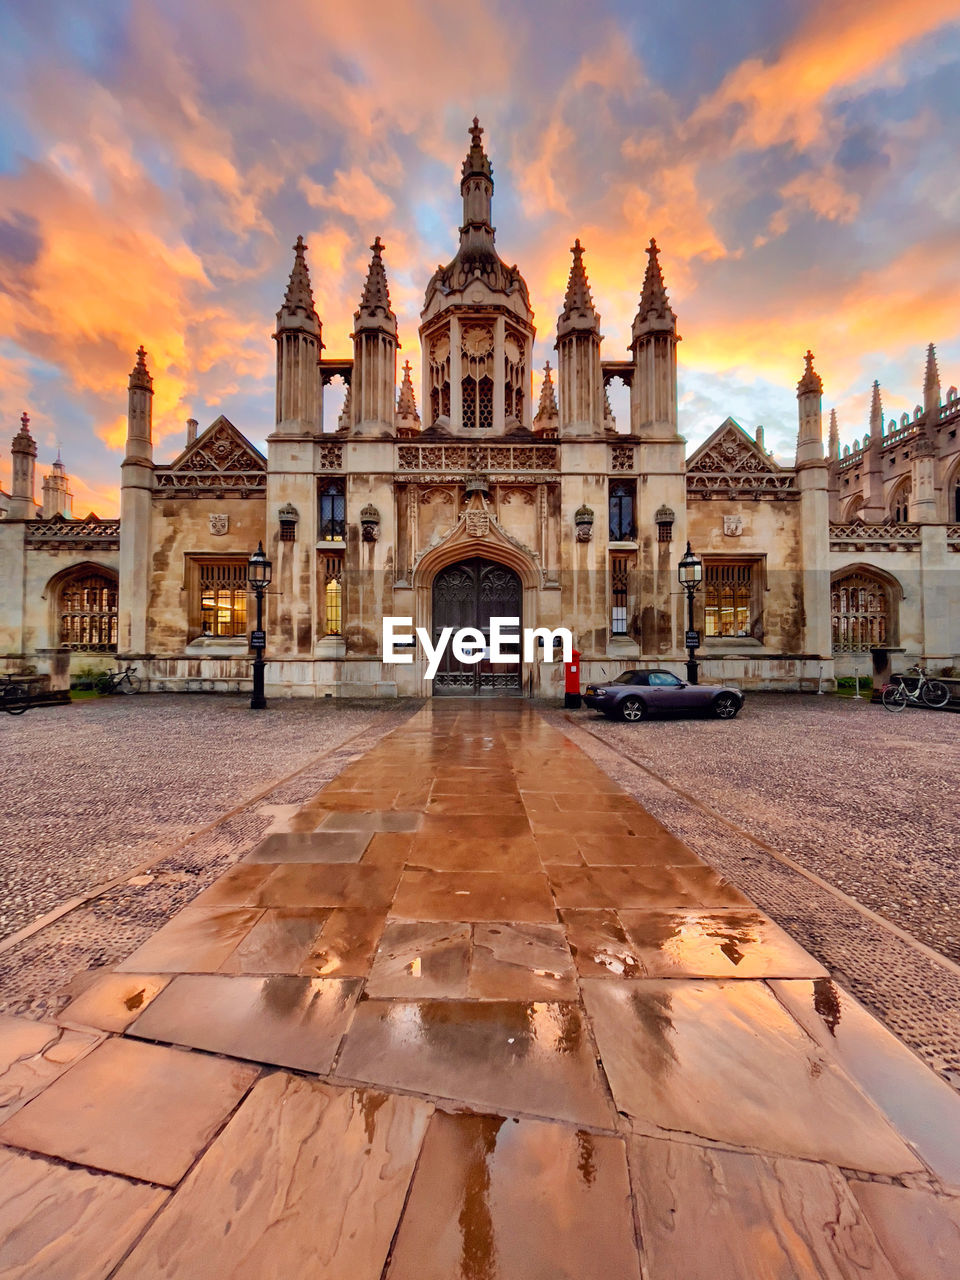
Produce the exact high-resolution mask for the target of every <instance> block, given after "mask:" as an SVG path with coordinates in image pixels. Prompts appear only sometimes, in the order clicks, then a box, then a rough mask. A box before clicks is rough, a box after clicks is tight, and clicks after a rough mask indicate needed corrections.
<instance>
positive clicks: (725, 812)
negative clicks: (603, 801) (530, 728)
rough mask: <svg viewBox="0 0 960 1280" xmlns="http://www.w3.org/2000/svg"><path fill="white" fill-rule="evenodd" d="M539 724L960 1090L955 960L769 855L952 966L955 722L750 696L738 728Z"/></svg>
mask: <svg viewBox="0 0 960 1280" xmlns="http://www.w3.org/2000/svg"><path fill="white" fill-rule="evenodd" d="M545 714H546V716H547V718H548V719H550V720H551V721H553V722H554V723H557V724H558V725H559V724H565V725H566V726H567V730H568V732H571V733H572V734H573V736H574V737H575V740H576V741H577V742H578V743H579V744H580V745H581V746H583V747H584V749H585V750H586V751H587V752H588V753H589V754H590V755H592V756H593V757H594V758H595V759H596V760H597V762H598V763H599V764H600V765H601V766H602V767H603V768H604V769H605V770H606V772H607V773H608V774H610V776H611V777H613V778H615V779H616V781H618V782H619V783H620V784H621V786H623V787H624V788H625V789H626V790H627V791H629V792H630V793H631V794H632V795H633V796H635V797H636V799H638V800H639V801H640V803H641V804H643V805H644V806H645V807H646V808H648V809H649V810H650V811H651V812H652V813H653V814H655V815H656V816H657V817H658V818H659V819H660V820H661V821H662V822H663V823H664V824H665V825H666V826H668V827H669V828H670V829H671V830H672V831H674V832H675V833H676V834H677V835H678V836H680V838H681V839H683V840H685V841H686V842H687V843H688V844H689V845H690V846H691V848H693V849H695V850H696V851H697V852H698V853H700V854H701V855H702V856H703V857H704V858H706V859H707V860H708V861H709V862H710V863H711V864H712V865H713V866H715V867H716V868H717V869H718V870H720V871H722V872H723V873H724V874H725V875H727V876H729V877H730V878H731V879H732V880H734V881H735V883H736V884H737V885H738V886H739V887H740V888H741V889H742V890H743V891H744V892H745V893H747V894H748V895H749V896H750V897H751V898H752V899H753V900H754V901H755V902H757V903H758V905H759V906H761V907H763V908H764V909H765V910H766V911H768V912H770V913H771V915H773V916H774V918H775V919H776V920H777V921H778V922H779V923H780V924H781V925H782V926H783V927H784V928H786V929H787V930H788V931H789V932H790V933H791V934H792V935H793V936H794V937H795V938H796V939H797V940H798V941H799V942H801V943H802V944H803V945H804V946H805V947H807V948H808V949H809V950H810V951H811V952H812V954H814V955H815V956H816V957H817V958H818V959H819V960H820V961H821V962H822V963H823V964H825V965H826V966H827V968H828V969H829V970H830V972H831V974H832V975H833V976H834V977H835V978H837V980H838V981H840V982H842V983H843V984H844V985H846V986H847V987H848V988H849V989H850V990H852V991H853V992H854V994H855V995H857V996H858V997H859V998H860V999H861V1000H863V1001H864V1003H866V1004H867V1005H868V1006H869V1007H870V1008H871V1009H872V1010H873V1011H874V1012H875V1013H876V1014H877V1015H878V1016H879V1017H881V1018H882V1019H883V1020H884V1021H885V1022H886V1023H887V1025H888V1026H889V1027H890V1028H891V1029H892V1030H893V1031H895V1032H896V1034H897V1035H899V1036H900V1037H901V1038H902V1039H903V1040H904V1041H905V1042H906V1043H907V1044H909V1045H910V1046H911V1047H912V1048H913V1049H914V1050H915V1051H916V1052H917V1053H919V1054H920V1055H921V1056H922V1057H924V1058H925V1059H926V1061H927V1062H928V1063H929V1064H930V1065H931V1066H932V1067H934V1069H935V1070H937V1071H938V1072H940V1073H941V1075H943V1076H944V1077H945V1078H946V1079H948V1080H950V1081H951V1083H953V1084H954V1085H956V1086H960V973H958V972H957V969H956V966H955V964H954V965H952V966H951V965H949V964H947V965H944V964H942V963H938V962H937V961H936V960H935V959H933V958H932V957H930V956H929V955H927V954H925V953H924V951H923V950H922V948H920V947H917V946H915V945H913V944H911V943H910V942H909V941H905V940H903V939H901V938H898V937H897V936H896V934H895V933H894V932H893V931H892V930H891V929H889V928H888V927H887V926H885V925H884V924H883V922H882V920H880V921H877V920H871V918H870V917H869V916H868V915H865V914H864V913H863V912H861V911H858V910H857V909H856V907H855V906H854V905H852V904H851V903H849V902H845V901H844V899H843V898H842V897H841V896H839V895H838V894H836V893H834V892H832V891H831V889H830V888H828V887H824V886H820V885H817V884H816V883H815V882H814V881H811V880H810V879H808V878H806V877H805V876H804V875H803V874H802V873H801V872H800V871H798V870H796V869H794V868H792V867H790V866H789V865H785V864H784V863H781V862H778V861H777V860H776V858H775V857H774V856H773V855H771V854H770V853H769V852H767V851H765V850H764V848H763V847H762V846H764V845H765V846H769V847H770V848H771V849H772V850H774V851H776V852H777V853H779V854H782V855H785V856H786V857H787V858H790V859H792V860H793V861H794V862H795V863H797V864H798V866H799V867H802V868H804V869H805V870H807V871H809V872H811V873H812V874H814V875H817V876H819V877H821V878H822V879H823V880H824V881H826V882H827V885H828V886H833V887H835V888H836V889H839V890H841V891H842V892H843V893H845V894H847V895H848V896H849V897H850V898H852V899H854V900H855V902H857V903H861V904H863V906H865V907H867V908H869V909H870V910H871V911H875V912H876V913H877V914H878V915H880V916H881V917H885V918H886V919H888V920H890V921H891V922H893V924H894V925H896V926H898V927H899V928H901V929H903V930H905V931H906V932H907V933H908V934H910V935H912V937H915V938H918V939H920V940H921V941H922V942H923V943H925V944H926V945H927V946H929V947H931V948H932V949H933V950H935V951H937V952H938V953H940V954H942V955H944V956H946V957H948V958H950V959H952V960H953V961H956V960H957V959H958V958H960V946H958V942H960V903H958V896H960V895H958V893H957V887H958V873H960V847H958V835H957V822H956V799H955V795H956V777H957V769H958V764H960V751H958V745H957V738H958V733H960V720H958V719H957V717H956V716H954V715H951V714H945V713H935V712H922V711H917V712H910V711H907V712H904V713H903V714H901V715H899V716H892V715H890V714H889V713H888V712H885V711H884V710H883V709H882V708H881V707H876V706H871V705H870V704H869V703H857V702H854V701H852V700H850V701H848V700H843V699H833V698H820V699H817V698H815V697H812V696H811V697H798V696H796V695H777V694H755V695H753V696H751V697H750V698H749V700H748V702H747V705H746V707H745V708H744V710H743V712H741V715H740V716H739V717H738V719H737V720H735V721H734V722H732V723H728V722H721V721H715V720H700V719H688V720H660V721H657V720H650V721H645V722H644V723H642V724H639V725H625V724H622V723H616V722H611V721H607V720H604V719H603V718H601V717H598V716H596V715H595V714H594V713H593V712H590V711H586V710H584V711H580V712H575V713H564V712H559V711H553V710H547V711H546V712H545ZM574 726H575V727H574ZM583 730H587V731H588V732H583ZM731 823H732V824H733V827H731V826H730V825H728V824H731ZM737 828H739V831H738V830H737ZM757 841H759V842H761V843H760V844H758V843H756V842H757Z"/></svg>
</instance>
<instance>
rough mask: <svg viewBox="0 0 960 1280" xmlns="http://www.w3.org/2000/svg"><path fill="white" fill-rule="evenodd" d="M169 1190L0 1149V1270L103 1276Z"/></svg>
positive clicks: (52, 1276)
mask: <svg viewBox="0 0 960 1280" xmlns="http://www.w3.org/2000/svg"><path fill="white" fill-rule="evenodd" d="M167 1197H168V1193H167V1192H166V1191H162V1190H160V1189H159V1188H157V1187H151V1186H147V1185H145V1184H144V1183H134V1182H128V1181H126V1179H124V1178H115V1177H110V1176H108V1175H107V1174H103V1173H92V1172H91V1171H90V1170H89V1169H72V1168H68V1167H67V1166H66V1165H62V1164H53V1163H52V1162H51V1161H49V1160H45V1159H42V1158H41V1157H39V1156H32V1155H25V1154H23V1153H22V1152H18V1151H10V1150H6V1151H0V1275H2V1276H4V1277H5V1280H40V1278H41V1277H42V1280H106V1277H107V1276H108V1275H109V1274H110V1273H111V1272H112V1271H113V1268H114V1267H115V1266H116V1265H117V1263H118V1262H119V1261H120V1259H121V1258H122V1257H123V1255H124V1254H125V1253H126V1251H127V1249H128V1248H129V1247H130V1245H132V1244H133V1243H134V1242H135V1241H136V1239H137V1237H138V1236H139V1235H140V1233H141V1231H143V1229H144V1227H146V1226H147V1224H148V1223H149V1222H150V1219H151V1218H152V1217H153V1216H154V1214H155V1213H156V1212H157V1210H158V1209H159V1208H160V1207H161V1205H162V1204H163V1203H164V1202H165V1201H166V1199H167Z"/></svg>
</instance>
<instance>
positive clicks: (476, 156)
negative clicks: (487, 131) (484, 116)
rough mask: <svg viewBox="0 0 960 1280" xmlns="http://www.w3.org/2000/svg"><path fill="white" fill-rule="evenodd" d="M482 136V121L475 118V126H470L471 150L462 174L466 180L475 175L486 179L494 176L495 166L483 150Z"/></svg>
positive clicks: (464, 163)
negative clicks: (480, 175)
mask: <svg viewBox="0 0 960 1280" xmlns="http://www.w3.org/2000/svg"><path fill="white" fill-rule="evenodd" d="M482 135H483V129H481V127H480V121H479V120H478V119H477V117H476V116H474V117H473V124H472V125H471V126H470V150H469V151H468V152H467V158H466V159H465V160H464V162H463V166H462V168H461V174H462V176H463V177H464V178H468V177H471V176H472V175H473V174H482V175H483V177H485V178H492V176H493V166H492V165H491V163H490V161H489V160H488V158H487V154H486V152H485V151H484V149H483V143H482V142H481V141H480V139H481V137H482Z"/></svg>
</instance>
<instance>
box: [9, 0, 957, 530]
mask: <svg viewBox="0 0 960 1280" xmlns="http://www.w3.org/2000/svg"><path fill="white" fill-rule="evenodd" d="M958 83H960V0H924V3H923V4H917V5H908V4H904V3H903V2H902V0H855V2H854V0H828V2H825V0H778V3H776V4H771V3H769V0H714V2H712V3H711V2H710V0H671V3H670V4H663V3H655V2H654V0H592V2H591V3H589V4H587V3H582V2H575V0H511V2H509V3H508V2H507V0H503V2H501V3H494V2H492V0H473V3H472V4H470V5H469V6H464V7H462V8H461V7H460V6H456V5H453V4H451V3H449V0H365V3H362V4H357V3H351V4H341V3H329V2H321V0H284V3H283V4H278V3H276V0H202V2H201V3H197V0H6V3H5V4H3V6H2V7H0V420H2V423H3V424H4V430H5V432H6V439H7V440H10V439H12V437H13V435H14V434H15V433H16V430H17V427H18V424H19V418H20V414H21V413H22V412H23V411H26V412H27V413H29V415H30V419H31V429H32V431H33V433H34V436H35V438H36V440H37V443H38V448H39V459H38V463H39V467H38V472H39V474H45V473H46V471H47V470H49V466H50V464H51V463H52V462H53V460H54V458H55V457H56V452H57V449H58V447H59V448H60V449H61V450H62V454H63V460H64V462H65V464H66V467H67V470H68V472H69V474H70V475H71V477H72V481H73V489H74V494H75V499H74V514H76V515H83V514H86V512H88V511H90V510H94V511H96V512H97V513H98V514H99V515H101V516H109V515H113V514H116V512H117V510H118V505H119V493H118V484H119V464H120V461H121V458H122V451H123V441H124V431H125V414H126V380H127V376H128V374H129V372H130V370H131V368H132V367H133V364H134V359H135V351H136V348H137V347H138V346H139V344H140V343H141V342H142V343H143V345H144V346H145V347H146V348H147V351H148V364H149V366H150V369H151V372H152V373H153V376H154V389H155V396H154V441H155V457H156V459H157V461H160V462H166V461H169V460H170V459H172V458H173V457H174V456H176V454H177V453H178V452H179V451H180V449H181V448H182V447H183V443H184V435H185V428H184V422H185V420H186V419H187V418H189V417H194V418H197V419H198V420H199V423H200V427H201V429H203V428H205V427H206V426H208V425H209V424H210V423H211V422H212V421H213V420H214V418H216V417H217V416H218V414H220V413H224V414H225V415H226V416H227V417H228V418H229V419H230V420H231V421H232V422H234V423H235V424H236V426H237V427H239V428H240V430H241V431H243V432H244V434H245V435H247V436H248V438H249V439H251V440H252V441H253V442H254V443H255V444H258V445H259V446H260V447H263V442H264V441H265V439H266V436H267V435H268V434H269V432H270V430H271V429H272V426H273V413H274V376H275V354H274V343H273V342H272V339H271V335H272V333H273V327H274V322H275V313H276V311H277V309H278V307H279V305H280V302H281V300H282V297H283V292H284V289H285V286H286V281H287V277H288V275H289V271H290V266H291V262H292V256H293V255H292V248H291V246H292V245H293V242H294V240H295V239H296V237H297V235H298V234H302V235H303V236H304V237H305V239H306V241H307V243H308V246H309V248H308V252H307V258H308V263H309V266H310V270H311V275H312V279H313V286H314V294H315V298H316V304H317V310H318V312H319V315H320V318H321V320H322V321H323V340H324V342H325V344H326V351H325V353H324V354H325V355H326V356H346V355H349V354H351V342H350V336H349V335H350V332H351V329H352V324H351V321H352V316H353V312H354V311H355V309H356V307H357V304H358V301H359V297H360V291H361V287H362V284H363V279H364V276H365V272H366V267H367V263H368V261H369V257H370V250H369V246H370V244H371V242H372V240H373V238H374V236H375V235H378V234H379V235H380V236H382V238H383V240H384V242H385V244H386V249H385V252H384V261H385V264H386V268H387V273H388V278H389V282H390V291H391V297H392V300H393V306H394V310H395V311H396V312H397V315H398V318H399V326H400V340H401V343H402V351H401V353H400V359H401V362H402V360H403V359H406V358H409V359H410V360H411V362H412V364H413V367H414V373H415V379H414V381H415V386H416V388H417V392H418V403H419V376H418V370H419V348H418V343H417V325H418V322H419V319H418V317H419V310H420V307H421V306H422V303H423V295H424V290H425V288H426V284H427V281H428V279H429V277H430V275H431V273H432V272H433V270H434V269H435V267H436V266H437V264H438V263H440V262H446V261H449V259H450V258H451V257H452V256H453V253H454V252H455V249H456V243H457V228H458V226H459V223H460V212H461V205H460V195H459V173H460V163H461V161H462V159H463V157H464V155H465V154H466V150H467V147H468V143H469V138H468V135H467V130H468V127H469V124H470V121H471V120H472V118H473V116H474V115H478V116H479V117H480V121H481V123H482V125H483V127H484V130H485V132H484V143H485V145H486V147H487V151H488V154H489V155H490V158H491V160H492V163H493V167H494V181H495V191H494V222H495V224H496V226H497V246H498V249H499V252H500V254H501V256H502V257H503V258H504V259H505V260H506V261H507V262H508V263H513V262H516V263H517V264H518V265H519V267H520V269H521V271H522V272H523V274H524V276H525V278H526V280H527V283H528V286H529V289H530V296H531V303H532V305H533V308H534V311H535V313H536V315H535V323H536V325H537V344H536V349H535V356H536V360H535V363H536V365H537V368H538V370H539V369H540V368H541V367H542V365H543V362H544V361H545V360H547V359H550V360H551V362H552V363H554V362H555V353H554V351H553V344H554V341H555V330H556V318H557V315H558V313H559V311H560V308H561V305H562V299H563V293H564V289H565V284H566V279H567V275H568V272H569V266H570V252H569V250H570V246H571V245H572V243H573V241H574V238H575V237H577V236H579V237H580V239H581V241H582V242H583V244H584V245H585V247H586V252H585V264H586V267H587V272H588V276H589V279H590V284H591V287H592V291H593V297H594V301H595V303H596V306H597V309H598V310H599V312H600V314H601V317H602V325H601V327H602V331H603V333H604V343H603V356H604V358H605V359H614V360H615V359H624V358H626V354H627V353H626V347H627V343H628V342H629V330H630V322H631V320H632V318H633V316H634V314H635V312H636V309H637V302H638V299H639V296H640V289H641V285H642V281H643V271H644V267H645V264H646V254H645V249H646V246H647V244H648V242H649V240H650V237H651V236H654V237H656V239H657V242H658V243H659V245H660V248H661V263H662V267H663V273H664V278H665V280H666V284H667V289H668V292H669V294H670V298H671V302H672V304H673V307H674V310H675V311H676V313H677V316H678V328H679V332H680V334H681V336H682V339H683V341H682V342H681V344H680V347H679V349H678V357H679V389H680V430H681V432H682V434H683V435H684V436H685V437H686V438H687V440H688V441H689V442H690V448H691V450H692V448H693V447H695V445H696V444H698V443H699V442H701V441H702V440H704V439H705V438H706V437H707V435H709V434H710V432H711V431H713V430H714V429H715V428H716V427H717V426H719V425H720V423H721V422H722V421H723V420H724V419H725V418H726V417H727V416H731V417H733V418H735V419H736V420H737V421H738V422H739V423H740V424H741V425H742V426H744V427H745V428H746V429H748V430H750V431H751V432H752V431H754V430H755V429H756V427H757V426H758V425H763V426H764V428H765V432H766V443H767V447H768V448H772V449H773V450H774V453H775V456H777V457H778V459H780V460H781V461H783V462H789V461H791V458H792V453H793V449H794V446H795V439H796V421H797V418H796V398H795V397H796V382H797V380H798V378H799V377H800V375H801V373H802V370H803V353H804V351H805V350H806V349H807V348H808V347H810V348H811V349H812V350H813V352H814V356H815V364H816V367H817V370H818V371H819V373H820V374H821V376H822V378H823V381H824V408H825V410H829V409H830V408H831V407H835V408H836V410H837V414H838V418H839V423H840V431H841V440H842V441H843V442H844V443H849V444H852V443H853V441H854V440H855V439H858V438H860V437H862V435H863V434H864V432H865V431H866V430H867V424H868V409H869V397H870V388H871V385H872V382H873V379H874V378H877V379H879V381H880V385H881V392H882V397H883V407H884V416H885V417H886V418H887V419H890V418H897V419H899V417H900V415H901V414H902V413H904V412H910V413H911V414H912V411H913V409H914V406H915V405H916V404H917V403H918V402H920V401H922V386H923V365H924V358H925V352H926V345H927V343H928V342H934V343H936V346H937V354H938V359H939V366H940V373H941V383H942V387H943V392H944V395H946V391H947V388H948V387H949V386H950V385H951V384H954V383H957V382H960V307H958V305H957V298H958V296H960V288H958V286H960V166H958V164H957V143H956V140H957V138H958V137H960V93H958V92H957V84H958ZM538 386H539V372H538V374H537V377H536V379H535V384H534V394H535V395H536V393H537V389H538ZM328 401H329V403H328V406H327V413H326V419H327V424H328V425H329V426H330V427H332V426H333V425H335V422H334V418H335V415H336V410H337V404H336V396H335V395H331V396H329V397H328ZM613 402H614V403H613V407H614V411H615V413H616V414H617V416H618V420H619V422H620V425H621V427H625V426H626V413H625V405H624V402H623V395H622V394H619V395H615V396H614V397H613ZM9 478H10V457H9V445H8V444H6V443H4V444H3V446H2V449H0V485H2V486H3V487H4V488H7V489H9ZM38 493H39V475H38Z"/></svg>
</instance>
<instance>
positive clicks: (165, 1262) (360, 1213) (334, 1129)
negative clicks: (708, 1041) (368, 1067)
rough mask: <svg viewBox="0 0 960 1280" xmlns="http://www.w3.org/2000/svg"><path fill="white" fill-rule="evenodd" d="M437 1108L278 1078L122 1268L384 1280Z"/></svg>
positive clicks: (249, 1105)
mask: <svg viewBox="0 0 960 1280" xmlns="http://www.w3.org/2000/svg"><path fill="white" fill-rule="evenodd" d="M432 1111H433V1108H432V1107H431V1106H430V1104H429V1103H426V1102H421V1101H419V1100H418V1099H415V1098H405V1097H388V1096H387V1095H386V1094H383V1093H377V1092H375V1091H374V1090H360V1089H335V1088H331V1087H330V1086H328V1085H325V1084H320V1083H318V1082H314V1081H310V1080H303V1079H297V1078H294V1077H291V1076H288V1075H286V1074H284V1073H283V1072H277V1073H275V1074H273V1075H271V1076H269V1077H267V1078H266V1079H265V1080H262V1081H261V1082H260V1083H259V1084H258V1085H257V1087H256V1088H255V1089H254V1090H253V1092H252V1093H251V1095H250V1097H249V1098H248V1099H247V1100H246V1101H245V1102H244V1104H243V1106H242V1107H241V1108H240V1110H239V1111H238V1112H237V1114H236V1115H235V1116H234V1117H233V1119H232V1120H231V1121H230V1123H229V1125H227V1127H226V1129H225V1130H224V1132H223V1133H222V1134H221V1135H220V1137H219V1138H218V1139H217V1140H216V1142H214V1143H213V1145H212V1146H211V1147H210V1149H209V1151H207V1152H206V1154H205V1155H204V1156H203V1159H202V1160H201V1161H200V1162H199V1164H198V1165H197V1167H196V1169H194V1170H193V1172H192V1173H191V1174H190V1176H189V1177H188V1178H187V1180H186V1181H185V1182H184V1184H183V1186H182V1188H181V1189H180V1190H179V1191H178V1192H177V1194H176V1196H175V1197H174V1198H173V1200H172V1201H171V1202H170V1204H169V1205H168V1207H167V1209H166V1210H165V1212H163V1213H161V1214H160V1216H159V1218H158V1219H157V1221H156V1223H155V1224H154V1225H153V1227H151V1229H150V1230H149V1231H148V1232H147V1233H146V1235H145V1237H144V1239H143V1241H142V1242H141V1243H140V1244H139V1245H138V1246H137V1248H136V1249H135V1250H134V1251H133V1253H132V1254H131V1255H130V1257H129V1259H128V1260H127V1261H126V1263H125V1264H124V1265H123V1266H122V1267H121V1268H120V1271H119V1273H118V1276H119V1277H120V1280H161V1277H167V1278H169V1277H173V1276H179V1277H184V1278H185V1277H197V1280H199V1277H201V1276H211V1277H213V1276H224V1277H227V1276H229V1277H231V1280H264V1277H281V1276H290V1277H300V1276H302V1277H308V1276H316V1277H318V1278H319V1277H321V1276H324V1277H326V1276H329V1277H343V1280H379V1277H380V1275H381V1273H382V1271H383V1265H384V1262H385V1261H386V1257H387V1251H388V1249H389V1247H390V1241H391V1238H392V1236H393V1233H394V1230H395V1228H396V1224H397V1220H398V1219H399V1217H400V1212H401V1210H402V1208H403V1202H404V1197H405V1195H406V1193H407V1188H408V1186H409V1182H410V1178H411V1175H412V1174H413V1169H414V1165H415V1163H416V1160H417V1156H418V1154H419V1151H420V1147H421V1143H422V1141H423V1136H424V1132H425V1130H426V1127H427V1121H428V1120H429V1118H430V1115H431V1113H432Z"/></svg>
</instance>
